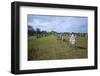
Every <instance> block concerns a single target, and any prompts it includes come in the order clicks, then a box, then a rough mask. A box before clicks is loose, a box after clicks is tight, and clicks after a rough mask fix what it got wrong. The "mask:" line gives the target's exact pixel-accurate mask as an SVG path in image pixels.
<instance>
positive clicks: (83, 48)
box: [77, 46, 87, 49]
mask: <svg viewBox="0 0 100 76" xmlns="http://www.w3.org/2000/svg"><path fill="white" fill-rule="evenodd" d="M77 48H79V49H87V48H86V47H81V46H77Z"/></svg>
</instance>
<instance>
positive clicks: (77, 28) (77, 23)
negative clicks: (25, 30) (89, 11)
mask: <svg viewBox="0 0 100 76" xmlns="http://www.w3.org/2000/svg"><path fill="white" fill-rule="evenodd" d="M27 21H28V25H31V26H32V27H33V28H34V29H36V28H39V29H40V30H41V31H48V32H50V31H56V32H84V33H87V31H88V28H87V27H88V17H79V16H44V15H28V19H27Z"/></svg>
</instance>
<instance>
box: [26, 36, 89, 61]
mask: <svg viewBox="0 0 100 76" xmlns="http://www.w3.org/2000/svg"><path fill="white" fill-rule="evenodd" d="M76 40H77V44H76V47H71V46H69V38H68V37H65V39H64V41H61V40H60V39H59V38H58V37H57V36H54V35H50V36H47V37H42V38H38V39H37V38H35V37H34V36H33V37H32V36H31V37H29V39H28V60H51V59H79V58H87V57H88V56H87V55H88V52H87V38H85V37H77V39H76Z"/></svg>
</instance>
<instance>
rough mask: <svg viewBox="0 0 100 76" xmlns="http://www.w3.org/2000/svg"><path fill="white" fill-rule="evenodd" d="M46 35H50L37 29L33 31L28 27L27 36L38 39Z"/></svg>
mask: <svg viewBox="0 0 100 76" xmlns="http://www.w3.org/2000/svg"><path fill="white" fill-rule="evenodd" d="M48 35H50V33H49V32H46V31H41V30H40V29H39V28H37V29H36V30H35V29H34V28H33V27H32V26H28V36H36V37H37V38H40V37H46V36H48Z"/></svg>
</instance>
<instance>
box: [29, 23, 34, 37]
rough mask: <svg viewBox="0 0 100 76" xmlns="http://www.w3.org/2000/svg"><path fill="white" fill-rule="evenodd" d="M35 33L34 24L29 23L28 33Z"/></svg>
mask: <svg viewBox="0 0 100 76" xmlns="http://www.w3.org/2000/svg"><path fill="white" fill-rule="evenodd" d="M34 34H35V30H34V29H33V27H32V26H30V25H28V35H29V36H33V35H34Z"/></svg>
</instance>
